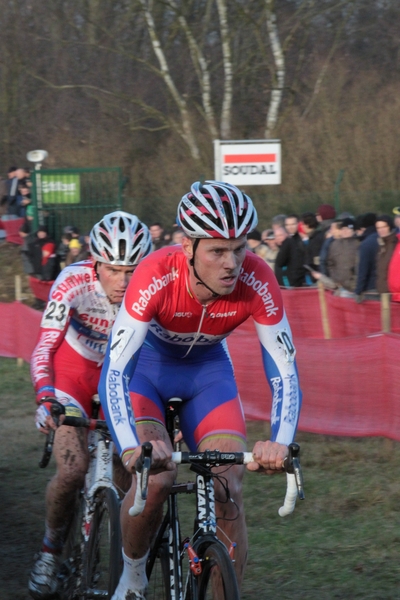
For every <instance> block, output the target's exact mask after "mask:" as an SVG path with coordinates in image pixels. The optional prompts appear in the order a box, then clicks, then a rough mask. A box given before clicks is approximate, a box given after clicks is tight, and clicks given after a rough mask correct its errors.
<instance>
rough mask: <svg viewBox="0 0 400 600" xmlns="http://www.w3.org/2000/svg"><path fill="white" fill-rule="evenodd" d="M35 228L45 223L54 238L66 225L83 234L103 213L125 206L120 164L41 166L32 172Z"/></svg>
mask: <svg viewBox="0 0 400 600" xmlns="http://www.w3.org/2000/svg"><path fill="white" fill-rule="evenodd" d="M32 184H33V185H32V204H33V206H34V228H35V229H37V227H38V226H39V225H44V224H46V225H47V227H48V229H49V233H50V235H51V237H53V239H55V240H57V241H59V240H60V239H61V235H62V231H63V228H64V227H65V226H66V225H74V226H76V227H78V229H79V232H80V233H82V234H84V233H85V232H88V231H90V229H91V228H92V227H93V225H94V223H96V222H97V221H99V220H100V219H101V217H102V216H103V215H104V214H107V213H109V212H112V211H114V210H119V209H121V207H122V187H123V178H122V171H121V168H120V167H108V168H87V169H40V170H35V171H34V172H33V173H32Z"/></svg>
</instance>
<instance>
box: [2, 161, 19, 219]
mask: <svg viewBox="0 0 400 600" xmlns="http://www.w3.org/2000/svg"><path fill="white" fill-rule="evenodd" d="M18 171H19V169H18V168H17V167H10V168H9V169H8V173H7V178H8V179H7V184H6V194H5V195H4V196H3V198H2V204H4V205H5V207H6V215H5V216H4V217H3V219H5V218H8V219H17V218H18V206H17V193H18Z"/></svg>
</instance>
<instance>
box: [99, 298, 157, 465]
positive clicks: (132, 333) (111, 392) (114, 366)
mask: <svg viewBox="0 0 400 600" xmlns="http://www.w3.org/2000/svg"><path fill="white" fill-rule="evenodd" d="M147 329H148V323H143V322H139V321H136V320H133V319H131V318H130V317H129V316H128V315H127V314H126V312H125V310H124V309H123V308H121V311H120V313H119V314H118V317H117V320H116V322H115V324H114V327H113V329H112V332H111V335H110V339H109V342H108V346H107V350H106V355H105V360H104V364H103V368H102V371H101V376H100V382H99V390H98V391H99V396H100V401H101V404H102V407H103V410H104V415H105V417H106V420H107V424H108V427H109V429H110V431H111V433H112V436H113V438H114V441H115V443H116V446H117V450H118V452H119V454H120V455H121V454H122V453H123V452H124V451H125V450H127V449H132V448H135V447H136V446H138V445H139V441H138V439H137V435H136V427H135V417H134V414H133V412H132V407H131V402H130V397H129V383H130V380H131V377H132V375H133V373H134V371H135V367H136V363H137V360H138V358H139V353H140V348H141V346H142V344H143V341H144V339H145V337H146V333H147Z"/></svg>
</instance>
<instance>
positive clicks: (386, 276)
mask: <svg viewBox="0 0 400 600" xmlns="http://www.w3.org/2000/svg"><path fill="white" fill-rule="evenodd" d="M31 185H32V183H31V180H30V172H29V170H28V169H25V168H18V167H14V166H13V167H10V168H9V170H8V175H7V179H2V180H1V181H0V206H1V214H2V217H1V218H2V219H16V218H24V223H23V225H22V226H21V228H20V231H19V233H20V236H21V237H22V238H23V244H22V247H21V252H22V260H23V266H24V271H25V273H26V274H27V275H30V276H31V277H35V278H36V279H39V280H43V281H53V280H54V279H55V278H56V277H57V275H58V273H59V272H60V270H61V269H62V268H64V267H65V266H67V265H69V264H71V263H73V262H78V261H80V260H84V259H86V258H87V257H88V255H89V254H88V233H82V232H80V231H79V229H78V228H77V227H76V226H75V225H69V226H66V227H65V228H64V230H63V235H62V239H61V242H60V243H59V244H57V243H56V241H55V240H53V239H51V237H50V236H49V233H48V230H47V228H46V226H40V227H39V228H38V230H37V231H33V207H32V204H31V194H30V191H31ZM149 230H150V233H151V237H152V243H153V250H158V249H159V248H162V247H163V246H167V245H171V244H179V243H180V242H181V238H182V235H183V232H182V230H181V229H180V228H179V227H177V226H176V224H174V225H172V226H171V227H170V228H169V229H168V230H166V229H164V227H163V226H162V224H161V223H160V222H153V223H152V224H151V225H150V226H149ZM399 232H400V207H395V208H394V209H393V211H392V214H391V215H388V214H382V215H379V214H377V213H373V212H367V213H364V214H360V215H358V216H354V215H352V214H350V213H349V212H342V213H341V214H339V215H337V214H336V210H335V208H334V207H333V206H332V205H330V204H321V205H320V206H319V207H318V209H317V211H316V212H312V211H308V212H304V213H302V214H294V213H292V214H287V215H286V214H278V215H275V216H274V217H273V218H272V220H271V223H270V227H269V228H267V229H264V230H263V231H259V230H255V231H253V232H252V233H250V234H249V235H248V241H247V245H248V249H249V250H251V251H252V252H254V253H255V254H258V255H259V256H260V257H261V258H262V259H263V260H265V261H266V262H267V263H268V264H269V266H270V267H271V269H272V270H273V271H274V272H275V275H276V277H277V279H278V282H279V284H280V285H281V286H282V287H287V288H298V287H304V286H313V285H316V284H317V282H318V281H320V282H322V284H323V285H324V286H325V288H328V289H331V290H333V292H334V293H335V294H337V295H339V296H343V297H350V298H354V299H355V301H356V302H362V300H363V299H365V298H378V297H379V294H382V293H386V292H390V293H391V294H392V300H394V301H400V243H399V241H400V235H399ZM43 304H44V303H43V301H42V300H39V299H37V301H36V307H37V308H42V307H43Z"/></svg>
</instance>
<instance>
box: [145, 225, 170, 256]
mask: <svg viewBox="0 0 400 600" xmlns="http://www.w3.org/2000/svg"><path fill="white" fill-rule="evenodd" d="M149 231H150V235H151V242H152V247H153V252H154V250H159V249H160V248H163V247H164V246H165V245H166V242H165V239H164V229H163V227H162V225H161V223H152V225H150V227H149Z"/></svg>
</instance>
